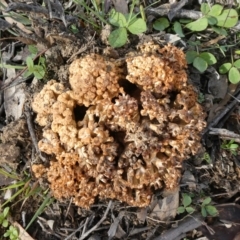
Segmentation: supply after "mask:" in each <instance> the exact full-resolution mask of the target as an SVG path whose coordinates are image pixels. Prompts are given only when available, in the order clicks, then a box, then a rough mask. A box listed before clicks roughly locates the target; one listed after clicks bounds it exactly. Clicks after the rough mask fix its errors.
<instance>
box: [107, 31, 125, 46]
mask: <svg viewBox="0 0 240 240" xmlns="http://www.w3.org/2000/svg"><path fill="white" fill-rule="evenodd" d="M108 41H109V43H110V45H111V47H113V48H118V47H122V46H123V45H124V44H125V43H126V42H127V30H126V28H118V29H116V30H114V31H112V32H111V33H110V35H109V37H108Z"/></svg>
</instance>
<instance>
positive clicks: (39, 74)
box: [24, 45, 46, 79]
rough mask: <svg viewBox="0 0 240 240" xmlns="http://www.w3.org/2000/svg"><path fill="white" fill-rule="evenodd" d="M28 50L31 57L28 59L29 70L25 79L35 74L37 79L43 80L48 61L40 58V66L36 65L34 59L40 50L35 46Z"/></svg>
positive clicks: (30, 46) (25, 74)
mask: <svg viewBox="0 0 240 240" xmlns="http://www.w3.org/2000/svg"><path fill="white" fill-rule="evenodd" d="M28 49H29V51H30V53H31V55H30V56H28V57H27V59H26V64H27V67H28V70H27V71H26V72H25V73H24V77H28V76H30V75H32V74H33V75H34V77H36V78H37V79H42V78H43V77H44V76H45V73H46V63H45V61H46V59H45V58H44V57H41V56H40V57H39V58H38V64H36V65H34V62H33V59H34V57H35V56H36V55H37V53H38V50H37V48H36V46H34V45H29V47H28Z"/></svg>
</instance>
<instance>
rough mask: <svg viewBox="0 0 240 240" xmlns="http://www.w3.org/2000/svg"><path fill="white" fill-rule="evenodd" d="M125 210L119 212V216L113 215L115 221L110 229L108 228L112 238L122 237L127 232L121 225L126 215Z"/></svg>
mask: <svg viewBox="0 0 240 240" xmlns="http://www.w3.org/2000/svg"><path fill="white" fill-rule="evenodd" d="M124 215H125V212H124V211H121V212H120V213H119V214H118V217H117V218H115V217H114V216H113V215H112V217H113V219H114V222H113V223H112V224H111V226H110V229H109V230H108V237H109V238H110V239H111V238H113V237H117V238H122V237H124V236H125V235H126V232H125V231H124V230H123V229H122V227H121V226H120V221H121V220H122V218H123V217H124Z"/></svg>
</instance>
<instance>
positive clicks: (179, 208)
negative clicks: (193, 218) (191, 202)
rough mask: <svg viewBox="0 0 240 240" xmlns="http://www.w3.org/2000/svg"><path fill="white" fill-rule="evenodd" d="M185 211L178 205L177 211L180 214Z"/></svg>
mask: <svg viewBox="0 0 240 240" xmlns="http://www.w3.org/2000/svg"><path fill="white" fill-rule="evenodd" d="M184 212H185V207H182V206H181V207H178V209H177V213H178V214H180V213H184Z"/></svg>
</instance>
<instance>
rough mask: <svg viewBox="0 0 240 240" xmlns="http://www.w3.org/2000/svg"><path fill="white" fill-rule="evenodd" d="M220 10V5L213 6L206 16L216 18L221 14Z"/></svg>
mask: <svg viewBox="0 0 240 240" xmlns="http://www.w3.org/2000/svg"><path fill="white" fill-rule="evenodd" d="M222 10H223V6H222V5H220V4H214V5H213V6H212V8H211V9H210V12H209V13H208V15H211V16H214V17H217V16H219V15H220V14H221V12H222Z"/></svg>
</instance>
